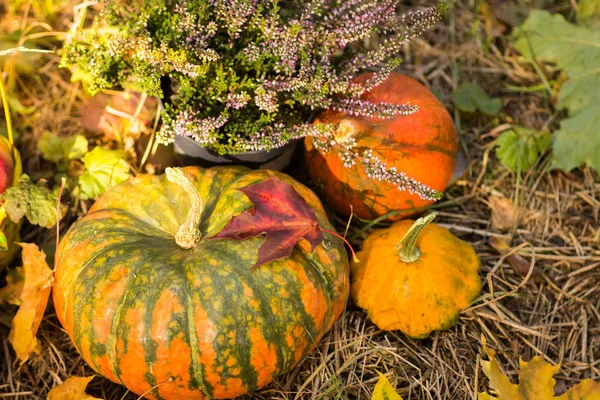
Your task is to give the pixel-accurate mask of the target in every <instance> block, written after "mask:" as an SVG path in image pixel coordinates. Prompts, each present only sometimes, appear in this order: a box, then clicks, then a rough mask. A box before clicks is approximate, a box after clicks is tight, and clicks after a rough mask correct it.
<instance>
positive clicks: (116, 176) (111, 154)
mask: <svg viewBox="0 0 600 400" xmlns="http://www.w3.org/2000/svg"><path fill="white" fill-rule="evenodd" d="M83 164H84V165H85V172H84V173H83V174H82V175H81V176H80V177H79V189H80V198H81V199H84V200H86V199H96V198H98V197H100V196H101V195H102V194H104V192H106V190H107V189H108V188H110V187H112V186H115V185H117V184H119V183H121V182H125V181H126V180H127V179H128V178H129V164H127V162H126V161H125V152H123V151H122V150H105V149H103V148H101V147H95V148H94V150H92V151H90V152H89V153H87V154H86V155H85V156H84V157H83Z"/></svg>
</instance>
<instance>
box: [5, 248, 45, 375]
mask: <svg viewBox="0 0 600 400" xmlns="http://www.w3.org/2000/svg"><path fill="white" fill-rule="evenodd" d="M18 244H19V246H21V247H22V248H23V275H24V283H23V291H22V292H21V306H20V307H19V311H17V314H16V315H15V318H14V319H13V322H12V329H11V331H10V334H9V335H8V339H9V341H10V343H11V344H12V346H13V348H14V349H15V353H17V357H18V358H19V360H21V365H22V364H23V363H24V362H25V361H27V360H28V359H29V356H30V355H31V353H32V352H36V353H39V343H38V341H37V339H36V337H35V335H36V333H37V330H38V328H39V327H40V323H41V322H42V317H43V316H44V311H45V310H46V305H47V304H48V297H49V296H50V289H51V287H52V281H53V277H52V270H51V269H50V268H49V267H48V264H47V263H46V254H44V252H43V251H41V250H40V249H38V247H37V246H36V245H35V244H33V243H18Z"/></svg>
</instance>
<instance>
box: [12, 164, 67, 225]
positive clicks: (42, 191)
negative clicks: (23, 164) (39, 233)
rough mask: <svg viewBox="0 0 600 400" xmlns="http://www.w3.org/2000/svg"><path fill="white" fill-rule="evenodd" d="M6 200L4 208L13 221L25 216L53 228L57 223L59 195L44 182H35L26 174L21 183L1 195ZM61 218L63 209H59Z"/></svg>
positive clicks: (35, 223) (34, 222)
mask: <svg viewBox="0 0 600 400" xmlns="http://www.w3.org/2000/svg"><path fill="white" fill-rule="evenodd" d="M0 198H1V199H3V200H4V209H5V210H6V213H7V214H8V216H9V217H10V219H11V220H12V221H13V222H19V221H20V220H21V218H23V216H25V217H27V219H28V220H29V222H31V223H32V224H34V225H40V226H43V227H45V228H51V227H53V226H54V225H55V224H56V204H57V201H58V198H57V196H55V195H54V194H52V192H51V191H50V190H49V189H48V188H47V187H45V186H43V185H42V184H34V183H32V182H31V180H30V179H29V177H28V176H27V175H25V174H23V175H21V178H20V179H19V183H18V184H17V185H15V186H12V187H10V188H8V189H6V191H5V192H4V193H3V194H2V196H0ZM59 213H60V215H59V219H61V218H62V216H63V210H59Z"/></svg>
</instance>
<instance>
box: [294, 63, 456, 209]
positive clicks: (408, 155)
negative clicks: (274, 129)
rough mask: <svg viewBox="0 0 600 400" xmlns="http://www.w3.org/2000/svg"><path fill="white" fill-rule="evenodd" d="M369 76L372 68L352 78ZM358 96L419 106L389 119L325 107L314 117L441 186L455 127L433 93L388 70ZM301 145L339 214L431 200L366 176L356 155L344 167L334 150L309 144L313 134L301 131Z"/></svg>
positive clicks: (451, 160)
mask: <svg viewBox="0 0 600 400" xmlns="http://www.w3.org/2000/svg"><path fill="white" fill-rule="evenodd" d="M372 76H373V74H372V73H366V74H362V75H359V76H358V77H357V78H356V80H355V81H356V83H358V84H365V82H367V81H368V80H369V79H370V78H371V77H372ZM361 99H362V100H365V101H369V102H372V103H380V102H384V103H391V104H398V105H401V104H407V103H410V104H412V105H415V106H417V107H418V108H419V110H418V111H417V112H416V113H414V114H410V115H398V116H396V117H394V118H392V119H378V118H370V117H361V116H353V115H349V114H346V113H343V112H337V111H325V112H323V113H321V114H320V115H319V116H318V117H317V119H316V120H315V123H327V124H334V125H337V132H335V133H334V136H335V137H336V139H337V138H339V137H341V138H343V139H344V140H345V139H348V138H350V137H352V138H353V139H354V140H356V148H357V149H358V150H359V151H361V152H362V151H364V150H367V149H371V150H372V151H373V154H374V155H375V156H377V157H379V158H380V159H381V160H382V161H383V162H384V163H385V164H386V166H387V167H388V168H391V167H395V168H396V169H397V170H398V171H402V172H405V173H406V174H407V176H408V177H410V178H414V179H415V180H417V181H418V182H421V183H423V184H425V185H428V186H429V187H431V188H433V189H435V190H438V191H443V190H445V189H446V185H447V184H448V182H449V181H450V178H451V176H452V170H453V169H454V164H455V161H456V152H457V144H456V129H455V128H454V122H453V121H452V117H451V116H450V114H448V111H446V108H445V107H444V105H443V104H442V103H441V102H440V101H439V100H438V99H437V98H436V97H435V95H434V94H433V93H431V92H430V91H429V90H428V89H427V88H426V87H425V86H423V85H421V84H420V83H419V82H417V81H416V80H414V79H412V78H410V77H408V76H405V75H401V74H395V73H393V74H390V76H389V77H388V78H387V79H386V80H385V81H383V82H382V83H381V84H380V85H379V86H376V87H375V88H373V89H371V90H370V91H369V92H366V93H365V94H363V96H362V97H361ZM305 145H306V165H307V169H308V172H309V174H310V176H311V178H312V179H313V180H314V181H315V183H316V184H317V186H318V187H320V189H321V191H322V194H323V196H324V198H325V199H326V200H327V202H328V203H329V204H331V206H332V207H333V208H335V209H336V210H337V212H339V213H341V214H344V215H346V216H349V215H350V213H351V212H353V213H354V214H355V215H357V216H358V217H360V218H364V219H374V218H377V217H379V216H382V215H386V214H388V213H390V212H392V211H399V210H409V209H413V208H416V207H423V206H427V205H429V204H432V203H433V200H423V199H421V198H420V197H419V196H418V195H416V194H411V193H409V192H408V191H399V190H398V188H396V187H395V186H394V185H393V184H391V183H388V182H381V181H377V180H375V179H372V178H370V177H369V176H368V174H367V170H366V167H365V166H364V164H362V163H361V162H360V161H357V162H356V164H355V165H353V166H352V167H350V168H347V167H344V162H343V160H342V158H341V156H340V152H339V151H338V150H336V149H335V148H334V149H333V150H331V151H329V152H327V153H322V152H320V151H319V150H318V149H317V148H316V147H315V144H314V139H313V138H310V137H307V138H306V141H305ZM413 213H414V211H413ZM410 214H411V212H406V213H398V214H395V215H392V216H390V217H389V218H388V219H389V220H398V219H400V218H402V217H406V216H408V215H410Z"/></svg>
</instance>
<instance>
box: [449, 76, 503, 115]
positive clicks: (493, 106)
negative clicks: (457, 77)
mask: <svg viewBox="0 0 600 400" xmlns="http://www.w3.org/2000/svg"><path fill="white" fill-rule="evenodd" d="M452 101H453V102H454V105H456V107H458V108H459V109H460V110H461V111H466V112H471V113H472V112H475V111H477V110H479V111H481V112H482V113H484V114H487V115H496V114H498V112H499V111H500V109H501V108H502V100H500V99H495V98H491V97H490V96H488V94H487V93H486V92H485V90H483V89H482V88H481V87H480V86H478V85H477V84H475V83H468V82H466V83H462V84H461V85H460V86H459V87H458V89H456V91H455V92H454V93H452Z"/></svg>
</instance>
